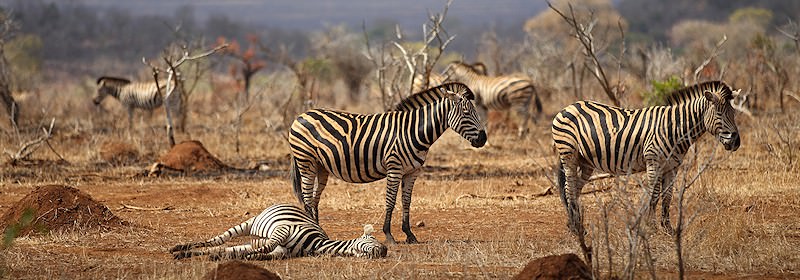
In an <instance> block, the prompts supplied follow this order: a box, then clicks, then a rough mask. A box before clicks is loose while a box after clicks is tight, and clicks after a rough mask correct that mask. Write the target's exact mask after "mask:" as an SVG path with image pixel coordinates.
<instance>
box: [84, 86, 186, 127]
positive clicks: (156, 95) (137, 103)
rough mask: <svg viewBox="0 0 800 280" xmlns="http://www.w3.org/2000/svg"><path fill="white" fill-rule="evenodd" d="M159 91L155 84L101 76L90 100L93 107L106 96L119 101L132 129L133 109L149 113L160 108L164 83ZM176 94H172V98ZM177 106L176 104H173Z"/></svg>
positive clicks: (162, 100)
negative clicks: (95, 91)
mask: <svg viewBox="0 0 800 280" xmlns="http://www.w3.org/2000/svg"><path fill="white" fill-rule="evenodd" d="M159 86H160V90H159V89H157V88H156V83H155V82H136V83H134V82H131V81H130V80H128V79H124V78H117V77H109V76H103V77H100V78H98V79H97V95H96V96H95V97H94V99H93V100H92V101H93V102H94V104H95V105H100V103H101V102H103V100H104V99H105V98H106V96H112V97H114V98H116V99H117V100H119V102H120V103H121V104H122V106H123V107H125V108H126V109H127V110H128V127H129V128H131V127H133V109H136V108H139V109H143V110H146V111H149V112H151V113H152V112H153V110H155V109H157V108H159V107H161V105H162V104H163V103H164V98H163V97H162V92H163V91H164V89H165V87H166V81H163V82H160V83H159ZM175 95H178V94H173V96H175ZM175 105H177V104H175Z"/></svg>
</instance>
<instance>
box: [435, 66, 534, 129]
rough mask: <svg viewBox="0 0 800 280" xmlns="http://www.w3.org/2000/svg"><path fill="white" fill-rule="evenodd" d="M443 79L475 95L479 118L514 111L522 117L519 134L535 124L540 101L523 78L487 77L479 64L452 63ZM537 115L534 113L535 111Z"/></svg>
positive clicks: (531, 86) (528, 81) (527, 79)
mask: <svg viewBox="0 0 800 280" xmlns="http://www.w3.org/2000/svg"><path fill="white" fill-rule="evenodd" d="M444 76H445V77H446V78H447V80H448V81H455V82H462V83H464V84H466V85H467V86H468V87H469V88H470V89H472V90H473V91H474V92H475V95H476V97H475V103H476V106H477V107H478V111H479V112H480V114H481V118H482V119H483V120H484V121H486V120H488V119H487V118H486V117H487V114H488V110H490V109H491V110H498V111H503V110H509V109H512V108H514V109H516V111H517V113H518V114H519V115H520V116H521V117H522V123H521V124H520V126H519V131H518V135H520V136H522V135H523V134H525V133H526V132H527V131H528V121H529V120H532V121H533V122H536V116H537V115H538V114H541V112H542V102H541V100H539V95H538V94H537V92H536V87H535V86H534V85H533V82H532V81H531V80H530V79H529V78H528V77H526V76H523V75H520V74H515V75H503V76H496V77H491V76H487V75H486V68H485V66H483V64H481V63H476V64H472V65H470V64H466V63H463V62H452V63H450V64H449V65H448V66H447V68H446V69H445V73H444ZM531 106H533V107H534V108H535V110H536V113H535V114H533V113H532V111H533V110H534V108H532V107H531Z"/></svg>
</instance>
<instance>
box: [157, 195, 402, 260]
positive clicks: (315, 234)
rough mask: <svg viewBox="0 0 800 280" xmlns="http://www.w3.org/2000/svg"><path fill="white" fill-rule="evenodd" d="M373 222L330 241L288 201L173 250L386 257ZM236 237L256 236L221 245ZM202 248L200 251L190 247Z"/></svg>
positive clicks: (240, 255)
mask: <svg viewBox="0 0 800 280" xmlns="http://www.w3.org/2000/svg"><path fill="white" fill-rule="evenodd" d="M374 231H375V229H374V228H373V227H372V225H366V226H364V234H363V235H361V236H360V237H358V238H355V239H351V240H344V241H342V240H331V239H330V238H328V234H326V233H325V231H324V230H322V228H321V227H320V226H319V224H318V223H317V222H315V221H314V220H313V219H312V218H311V217H309V216H308V214H306V213H305V211H304V210H303V209H300V208H299V207H297V206H295V205H291V204H275V205H272V206H270V207H269V208H267V209H265V210H264V211H263V212H261V214H258V215H257V216H255V217H252V218H250V219H248V220H247V221H244V222H243V223H241V224H239V225H237V226H234V227H232V228H230V229H228V230H227V231H225V232H223V233H222V234H220V235H218V236H215V237H213V238H211V239H208V240H206V241H203V242H194V243H187V244H180V245H177V246H175V247H173V248H172V249H170V252H171V253H172V255H173V257H174V258H175V259H183V258H190V257H193V256H200V255H209V257H210V259H212V260H219V259H248V260H276V259H286V258H292V257H303V256H318V255H333V256H346V257H349V256H354V257H364V258H382V257H386V253H387V251H388V249H387V248H386V246H385V245H383V244H382V243H380V242H379V241H378V239H376V238H375V237H374V236H372V233H373V232H374ZM238 236H256V237H257V238H256V239H254V240H252V241H251V242H250V243H248V244H244V245H238V246H232V247H225V246H222V245H223V244H225V243H226V242H228V241H229V240H231V239H232V238H235V237H238ZM196 248H201V250H193V249H196Z"/></svg>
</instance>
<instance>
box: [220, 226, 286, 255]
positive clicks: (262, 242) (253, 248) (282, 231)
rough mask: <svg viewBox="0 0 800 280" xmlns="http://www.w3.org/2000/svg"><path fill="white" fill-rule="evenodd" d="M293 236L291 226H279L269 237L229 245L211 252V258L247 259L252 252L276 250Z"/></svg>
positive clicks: (265, 252) (266, 252)
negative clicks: (242, 243)
mask: <svg viewBox="0 0 800 280" xmlns="http://www.w3.org/2000/svg"><path fill="white" fill-rule="evenodd" d="M290 236H291V227H290V226H286V225H283V226H278V227H277V228H275V230H274V231H273V232H272V234H271V235H270V236H269V238H257V239H254V240H252V241H250V243H248V244H244V245H238V246H232V247H227V248H224V249H222V250H217V251H214V252H211V253H210V254H209V255H210V256H209V258H210V259H212V260H220V259H246V258H248V256H249V255H251V254H257V253H264V254H268V253H271V252H272V251H274V250H275V248H277V247H278V246H280V245H281V244H286V241H287V240H288V239H289V238H290Z"/></svg>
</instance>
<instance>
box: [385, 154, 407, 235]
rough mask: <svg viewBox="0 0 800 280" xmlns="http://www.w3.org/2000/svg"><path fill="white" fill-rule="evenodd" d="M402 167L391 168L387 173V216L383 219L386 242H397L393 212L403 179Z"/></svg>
mask: <svg viewBox="0 0 800 280" xmlns="http://www.w3.org/2000/svg"><path fill="white" fill-rule="evenodd" d="M399 170H400V169H399V168H397V169H391V170H389V172H388V174H386V217H385V218H384V220H383V234H385V235H386V243H389V244H397V242H395V241H394V236H392V212H394V206H395V202H396V201H397V189H398V188H399V187H400V182H401V180H402V179H403V174H402V173H401V172H400V171H399Z"/></svg>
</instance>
